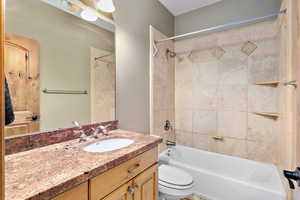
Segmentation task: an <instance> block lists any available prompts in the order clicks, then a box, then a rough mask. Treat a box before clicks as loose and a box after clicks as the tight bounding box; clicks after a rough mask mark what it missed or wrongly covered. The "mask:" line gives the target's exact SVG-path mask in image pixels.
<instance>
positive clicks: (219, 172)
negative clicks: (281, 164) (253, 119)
mask: <svg viewBox="0 0 300 200" xmlns="http://www.w3.org/2000/svg"><path fill="white" fill-rule="evenodd" d="M159 160H160V163H165V164H168V165H172V166H175V167H178V168H181V169H183V170H185V171H187V172H188V173H190V174H191V175H192V176H193V177H194V182H195V185H194V193H195V195H198V196H200V197H203V198H204V199H208V200H286V199H287V197H286V192H285V189H284V186H283V184H282V182H281V176H280V175H279V171H278V169H277V168H276V166H275V165H272V164H266V163H260V162H256V161H252V160H247V159H243V158H238V157H232V156H227V155H222V154H218V153H212V152H207V151H202V150H198V149H194V148H189V147H185V146H180V145H177V146H176V147H174V148H172V149H171V150H170V152H169V153H168V150H166V151H164V152H162V153H161V154H160V156H159Z"/></svg>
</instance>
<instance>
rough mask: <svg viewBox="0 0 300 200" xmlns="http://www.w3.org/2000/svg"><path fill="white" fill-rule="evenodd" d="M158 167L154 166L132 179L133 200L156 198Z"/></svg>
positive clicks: (151, 199) (154, 199)
mask: <svg viewBox="0 0 300 200" xmlns="http://www.w3.org/2000/svg"><path fill="white" fill-rule="evenodd" d="M157 166H158V165H157V164H156V165H154V166H152V167H150V168H149V169H147V170H145V171H144V172H143V173H141V174H140V175H138V176H137V177H136V178H134V179H133V188H134V189H133V199H134V200H156V199H157V198H158V175H157V173H158V167H157Z"/></svg>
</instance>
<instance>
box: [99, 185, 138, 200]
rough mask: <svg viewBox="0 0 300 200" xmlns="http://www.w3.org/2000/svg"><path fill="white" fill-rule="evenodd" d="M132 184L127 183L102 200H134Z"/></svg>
mask: <svg viewBox="0 0 300 200" xmlns="http://www.w3.org/2000/svg"><path fill="white" fill-rule="evenodd" d="M132 197H133V188H132V182H131V181H130V182H129V183H126V184H124V185H122V186H121V187H119V188H118V189H116V190H115V191H113V192H112V193H110V194H109V195H108V196H106V197H105V198H103V199H102V200H133V199H132Z"/></svg>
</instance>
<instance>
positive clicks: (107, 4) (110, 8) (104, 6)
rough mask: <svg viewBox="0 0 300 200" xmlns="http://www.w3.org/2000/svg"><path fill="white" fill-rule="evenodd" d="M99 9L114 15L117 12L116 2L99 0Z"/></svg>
mask: <svg viewBox="0 0 300 200" xmlns="http://www.w3.org/2000/svg"><path fill="white" fill-rule="evenodd" d="M97 8H99V9H100V10H101V11H103V12H109V13H112V12H114V11H115V10H116V8H115V5H114V2H113V1H112V0H99V1H98V2H97Z"/></svg>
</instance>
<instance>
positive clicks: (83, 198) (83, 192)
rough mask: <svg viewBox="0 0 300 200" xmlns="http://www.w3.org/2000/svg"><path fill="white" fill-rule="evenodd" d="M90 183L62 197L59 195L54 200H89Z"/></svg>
mask: <svg viewBox="0 0 300 200" xmlns="http://www.w3.org/2000/svg"><path fill="white" fill-rule="evenodd" d="M88 199H89V195H88V183H83V184H81V185H79V186H77V187H75V188H73V189H71V190H69V191H67V192H65V193H63V194H61V195H58V196H57V197H55V198H54V199H53V200H88Z"/></svg>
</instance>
